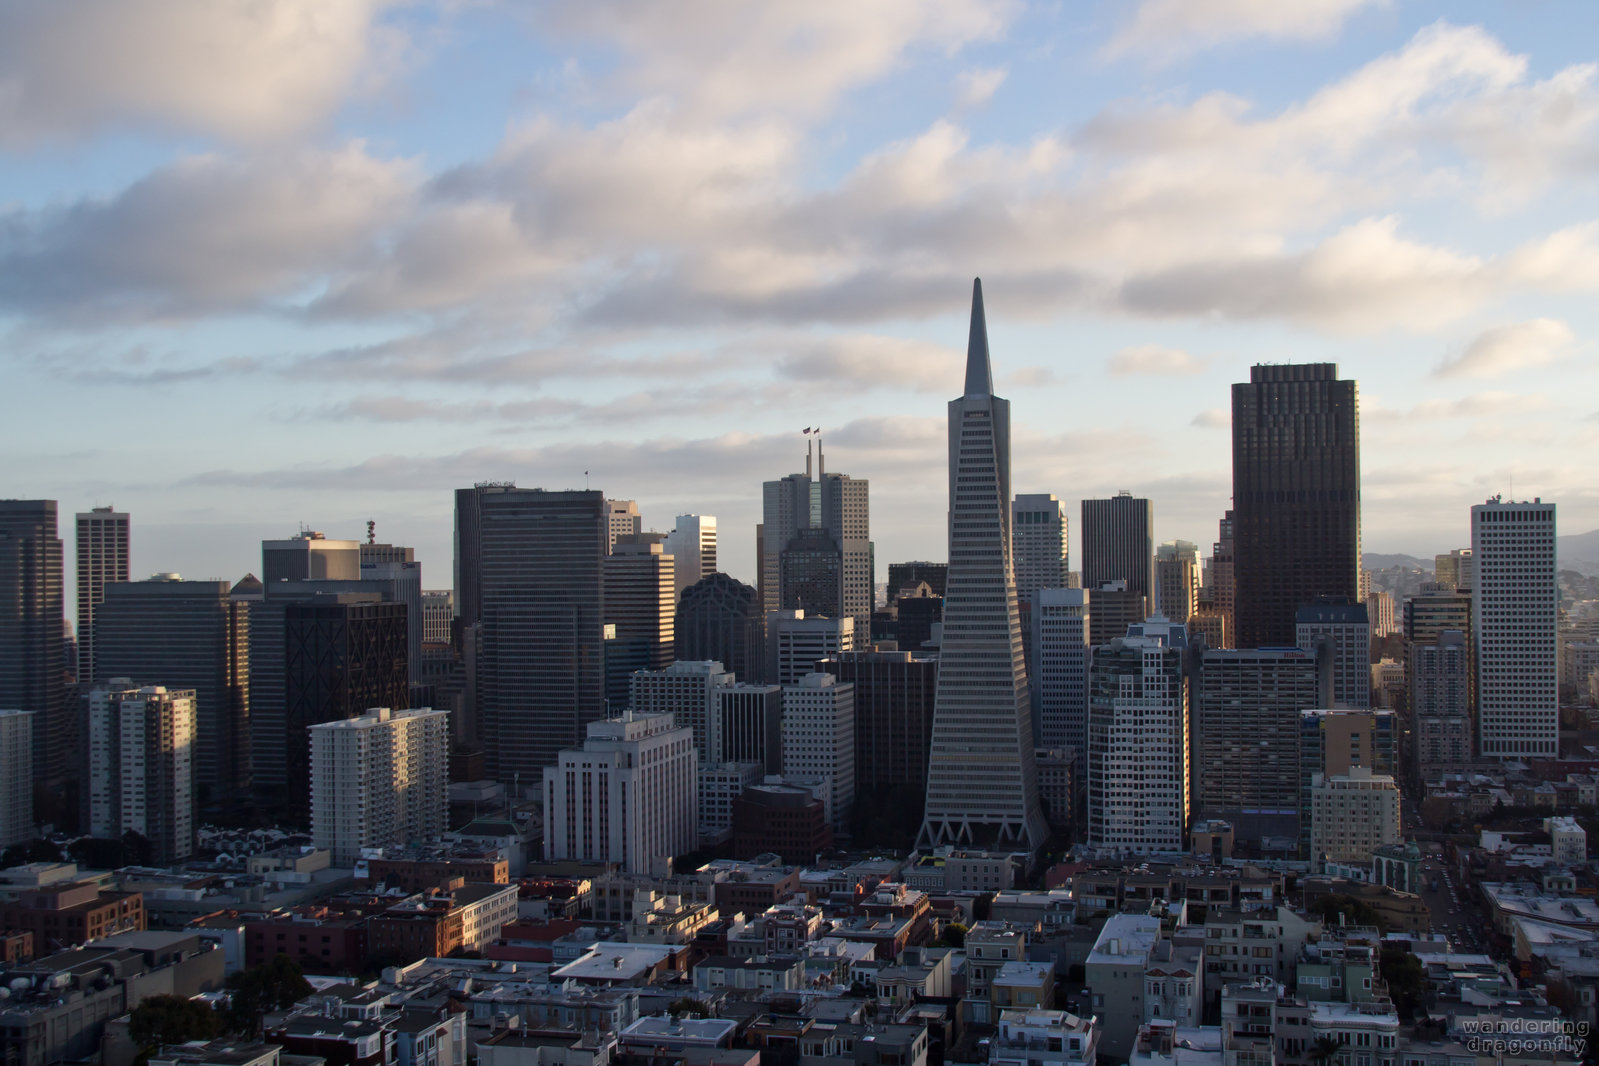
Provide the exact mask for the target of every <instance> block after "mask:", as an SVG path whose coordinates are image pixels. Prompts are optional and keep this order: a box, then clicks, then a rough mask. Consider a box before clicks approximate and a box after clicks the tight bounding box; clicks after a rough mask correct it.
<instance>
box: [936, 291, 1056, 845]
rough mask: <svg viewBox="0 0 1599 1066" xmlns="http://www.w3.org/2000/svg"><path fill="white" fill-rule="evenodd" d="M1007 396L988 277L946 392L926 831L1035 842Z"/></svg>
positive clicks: (959, 839) (956, 838)
mask: <svg viewBox="0 0 1599 1066" xmlns="http://www.w3.org/2000/svg"><path fill="white" fill-rule="evenodd" d="M1010 462H1011V454H1010V402H1009V401H1007V400H1003V399H1001V398H999V397H997V396H995V395H994V375H993V371H992V368H991V366H990V361H989V354H988V323H987V321H986V318H985V316H984V314H983V286H982V282H981V281H976V282H974V283H973V285H972V321H971V333H970V336H969V339H968V342H967V347H966V382H965V389H964V391H963V394H962V395H961V396H960V398H958V399H955V400H951V401H950V402H949V560H950V566H949V580H948V586H947V589H946V591H945V597H944V622H943V639H942V644H941V647H940V659H939V673H938V690H937V694H936V697H935V708H934V711H933V739H932V747H931V751H930V754H929V758H928V770H927V804H926V810H925V813H924V815H923V818H924V821H923V823H922V830H921V834H920V838H919V841H918V842H919V843H920V844H922V845H926V846H939V845H943V844H976V845H979V846H992V845H1000V846H1013V847H1014V846H1021V847H1026V848H1029V849H1032V848H1037V847H1038V846H1039V845H1040V844H1042V843H1043V840H1044V838H1045V836H1046V835H1047V833H1048V827H1047V826H1046V824H1045V822H1044V812H1043V809H1042V808H1041V807H1040V806H1039V801H1038V774H1037V767H1036V765H1035V762H1034V759H1035V749H1034V747H1033V722H1032V709H1031V705H1030V702H1029V700H1028V693H1027V672H1026V666H1025V663H1024V660H1023V656H1022V631H1021V615H1020V613H1019V610H1018V608H1017V604H1016V577H1015V571H1014V568H1013V565H1012V559H1011V543H1012V542H1011V529H1010V518H1011V508H1010V503H1011V476H1010V474H1011V470H1010Z"/></svg>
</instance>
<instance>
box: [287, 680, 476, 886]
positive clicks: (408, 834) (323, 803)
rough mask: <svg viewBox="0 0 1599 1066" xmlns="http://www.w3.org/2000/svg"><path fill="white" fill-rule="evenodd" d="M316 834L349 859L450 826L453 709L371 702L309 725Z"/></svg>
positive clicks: (322, 844) (339, 857) (343, 861)
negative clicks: (361, 710) (337, 717)
mask: <svg viewBox="0 0 1599 1066" xmlns="http://www.w3.org/2000/svg"><path fill="white" fill-rule="evenodd" d="M307 733H308V735H309V742H310V752H311V758H310V776H309V780H310V784H311V840H312V842H313V843H315V844H316V846H317V847H319V848H327V849H328V850H329V851H331V852H332V853H333V861H334V862H335V863H336V864H338V865H340V866H349V865H351V864H352V863H354V862H355V861H356V860H357V859H359V858H360V857H361V849H362V848H379V847H386V846H388V845H391V844H410V843H423V842H427V841H431V840H437V839H439V837H441V836H442V835H443V834H444V831H445V830H446V829H448V828H449V821H448V815H449V768H450V715H449V712H448V711H436V710H433V709H432V708H429V707H419V708H416V709H413V710H401V711H395V710H391V709H390V708H388V707H373V708H370V709H368V710H367V711H366V712H365V713H364V714H361V715H360V716H358V717H355V718H347V719H345V720H343V721H339V722H324V723H321V724H319V725H313V726H311V727H310V729H308V730H307Z"/></svg>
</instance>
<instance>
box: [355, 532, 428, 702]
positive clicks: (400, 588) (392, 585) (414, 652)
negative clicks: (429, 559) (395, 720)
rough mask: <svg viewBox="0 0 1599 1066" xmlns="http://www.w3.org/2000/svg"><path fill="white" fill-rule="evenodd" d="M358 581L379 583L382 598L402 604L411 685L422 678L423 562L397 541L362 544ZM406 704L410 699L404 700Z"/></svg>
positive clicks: (411, 549)
mask: <svg viewBox="0 0 1599 1066" xmlns="http://www.w3.org/2000/svg"><path fill="white" fill-rule="evenodd" d="M359 559H360V561H361V575H360V576H361V580H362V581H376V582H379V585H378V587H379V588H380V589H382V593H383V598H384V600H386V601H388V602H389V603H403V604H405V648H406V653H405V654H406V663H407V669H406V677H407V680H409V681H410V683H411V684H413V685H415V684H419V683H420V682H421V680H422V631H423V628H424V626H425V623H424V621H423V612H422V564H421V563H419V562H417V561H416V549H415V548H405V547H401V546H400V545H398V544H375V543H373V542H371V541H364V542H362V544H361V550H360V555H359ZM405 702H407V703H409V702H410V701H409V700H407V701H405Z"/></svg>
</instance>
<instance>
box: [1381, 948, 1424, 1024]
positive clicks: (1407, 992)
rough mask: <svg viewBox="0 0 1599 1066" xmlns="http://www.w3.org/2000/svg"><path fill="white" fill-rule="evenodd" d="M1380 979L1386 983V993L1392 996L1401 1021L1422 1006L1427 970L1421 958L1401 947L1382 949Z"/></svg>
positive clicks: (1409, 1018) (1414, 1015) (1411, 1017)
mask: <svg viewBox="0 0 1599 1066" xmlns="http://www.w3.org/2000/svg"><path fill="white" fill-rule="evenodd" d="M1380 965H1381V967H1382V979H1383V980H1384V981H1386V982H1387V983H1388V994H1389V995H1390V996H1391V997H1392V998H1393V1001H1394V1009H1395V1010H1397V1011H1398V1012H1399V1018H1400V1020H1401V1021H1405V1022H1409V1021H1412V1020H1413V1019H1414V1018H1415V1017H1416V1013H1417V1011H1418V1010H1419V1009H1420V1008H1421V1007H1422V1002H1423V996H1424V995H1425V994H1426V991H1427V971H1426V970H1424V969H1423V968H1422V965H1421V960H1420V959H1418V958H1416V956H1414V955H1412V954H1411V953H1410V952H1409V951H1407V950H1405V949H1404V948H1402V947H1398V946H1390V947H1385V948H1383V949H1382V959H1381V963H1380Z"/></svg>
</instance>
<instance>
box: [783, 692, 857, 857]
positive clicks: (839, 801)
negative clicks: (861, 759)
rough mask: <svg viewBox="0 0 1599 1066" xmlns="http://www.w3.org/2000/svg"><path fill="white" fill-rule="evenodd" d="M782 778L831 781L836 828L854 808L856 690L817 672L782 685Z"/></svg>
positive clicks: (844, 825)
mask: <svg viewBox="0 0 1599 1066" xmlns="http://www.w3.org/2000/svg"><path fill="white" fill-rule="evenodd" d="M783 773H784V774H785V775H787V776H792V777H813V778H820V779H822V780H824V781H826V782H827V789H828V803H827V808H828V810H829V812H831V816H832V819H833V827H834V828H835V829H839V830H842V829H845V828H847V827H848V826H849V824H850V815H851V814H852V813H853V812H854V807H855V686H854V685H851V684H849V683H848V682H840V681H839V680H838V679H837V678H835V677H834V676H833V675H832V674H823V673H817V672H815V671H812V672H811V673H808V674H806V675H805V676H804V677H801V678H800V679H799V680H798V681H796V682H795V683H794V684H792V685H784V686H783Z"/></svg>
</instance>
